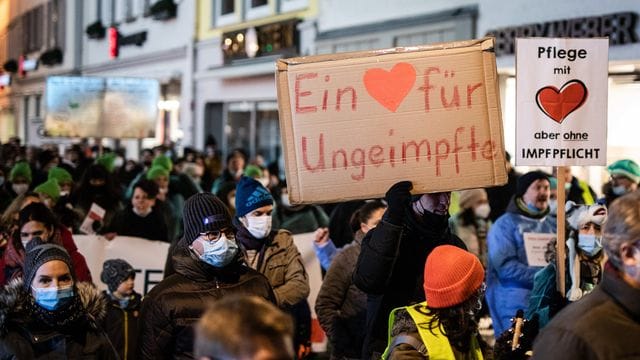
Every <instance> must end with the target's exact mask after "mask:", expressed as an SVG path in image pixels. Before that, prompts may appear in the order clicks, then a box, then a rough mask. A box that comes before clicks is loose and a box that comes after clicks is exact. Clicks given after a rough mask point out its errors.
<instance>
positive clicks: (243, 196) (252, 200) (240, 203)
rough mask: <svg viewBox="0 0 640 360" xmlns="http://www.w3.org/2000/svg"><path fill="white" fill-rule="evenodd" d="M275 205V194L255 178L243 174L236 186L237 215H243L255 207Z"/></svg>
mask: <svg viewBox="0 0 640 360" xmlns="http://www.w3.org/2000/svg"><path fill="white" fill-rule="evenodd" d="M267 205H273V196H271V193H269V190H267V189H266V188H265V187H264V186H262V184H261V183H260V182H259V181H257V180H256V179H254V178H251V177H248V176H243V177H241V178H240V181H238V185H237V186H236V216H238V217H243V216H245V215H246V214H248V213H250V212H252V211H253V210H255V209H258V208H261V207H263V206H267Z"/></svg>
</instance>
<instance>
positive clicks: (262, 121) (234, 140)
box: [190, 0, 317, 163]
mask: <svg viewBox="0 0 640 360" xmlns="http://www.w3.org/2000/svg"><path fill="white" fill-rule="evenodd" d="M197 12H198V41H197V43H196V45H195V49H196V56H195V74H194V87H195V90H194V94H195V96H194V100H195V101H194V103H195V118H194V119H195V127H194V131H193V132H192V134H191V137H190V139H191V143H192V144H194V145H195V146H196V148H203V146H204V144H205V142H206V141H207V139H211V137H213V138H215V139H216V142H217V145H218V148H219V149H221V150H222V152H223V153H228V152H229V151H231V150H232V149H235V148H242V149H245V150H246V151H247V152H248V153H249V155H250V156H251V157H254V156H256V155H258V154H259V155H262V156H263V157H264V159H265V161H266V162H267V163H270V162H274V161H279V160H280V159H281V158H282V149H281V145H280V143H281V140H280V131H279V126H278V111H277V109H278V104H277V95H276V85H275V77H274V73H275V60H276V59H278V58H282V57H292V56H300V55H309V54H312V53H313V52H314V37H315V32H316V30H315V18H316V15H317V4H316V0H279V1H276V0H262V1H257V0H229V1H206V0H201V1H199V2H198V11H197ZM209 141H211V140H209Z"/></svg>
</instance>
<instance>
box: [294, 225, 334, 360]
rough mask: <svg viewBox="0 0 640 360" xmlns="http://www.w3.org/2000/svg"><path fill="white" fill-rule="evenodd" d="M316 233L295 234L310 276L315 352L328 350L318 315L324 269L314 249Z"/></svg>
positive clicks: (295, 239) (312, 348)
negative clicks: (321, 267)
mask: <svg viewBox="0 0 640 360" xmlns="http://www.w3.org/2000/svg"><path fill="white" fill-rule="evenodd" d="M314 240H315V235H314V233H304V234H296V235H293V242H294V243H295V244H296V247H298V251H300V255H301V256H302V263H303V264H304V268H305V270H307V275H308V276H309V288H310V291H309V296H308V297H307V301H308V302H309V307H310V308H311V350H312V351H313V352H324V351H326V350H327V337H326V335H325V333H324V331H323V330H322V328H321V327H320V321H318V315H316V310H315V308H316V298H317V297H318V292H320V287H321V286H322V270H321V269H320V261H319V260H318V257H317V256H316V252H315V250H314V249H313V241H314Z"/></svg>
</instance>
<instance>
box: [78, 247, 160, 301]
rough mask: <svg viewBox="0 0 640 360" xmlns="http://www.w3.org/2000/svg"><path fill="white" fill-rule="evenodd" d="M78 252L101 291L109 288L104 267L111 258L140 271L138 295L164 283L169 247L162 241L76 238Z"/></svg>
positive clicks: (137, 274) (136, 287)
mask: <svg viewBox="0 0 640 360" xmlns="http://www.w3.org/2000/svg"><path fill="white" fill-rule="evenodd" d="M73 240H75V242H76V245H77V246H78V251H80V253H81V254H82V255H84V257H85V259H86V260H87V265H88V266H89V270H91V277H92V278H93V282H94V283H95V284H96V286H97V287H98V289H100V290H104V289H106V288H107V285H105V284H104V283H103V282H102V281H100V274H101V273H102V264H103V263H104V262H105V260H109V259H122V260H125V261H127V262H128V263H129V264H131V266H133V268H134V269H135V270H136V282H135V290H136V292H138V293H140V294H142V295H145V294H146V293H148V292H149V290H151V288H153V286H154V285H156V284H157V283H159V282H160V281H161V280H162V276H163V273H164V264H165V261H166V259H167V252H168V251H169V244H168V243H166V242H162V241H151V240H147V239H142V238H137V237H128V236H116V237H115V238H114V239H113V240H111V241H109V240H107V239H106V238H104V237H103V236H98V235H73Z"/></svg>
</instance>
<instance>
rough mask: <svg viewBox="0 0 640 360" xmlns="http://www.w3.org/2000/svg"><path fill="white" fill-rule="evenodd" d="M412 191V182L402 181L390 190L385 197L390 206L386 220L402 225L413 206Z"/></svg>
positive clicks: (385, 215) (386, 213)
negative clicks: (407, 212) (407, 211)
mask: <svg viewBox="0 0 640 360" xmlns="http://www.w3.org/2000/svg"><path fill="white" fill-rule="evenodd" d="M411 189H413V184H412V183H411V181H400V182H397V183H395V184H393V186H391V187H390V188H389V190H388V191H387V193H386V194H385V197H384V198H385V200H386V201H387V206H388V207H387V211H386V212H385V214H384V217H385V220H387V221H388V222H390V223H391V224H394V225H402V223H403V221H404V217H405V214H406V210H407V209H408V208H409V206H410V204H411Z"/></svg>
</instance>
